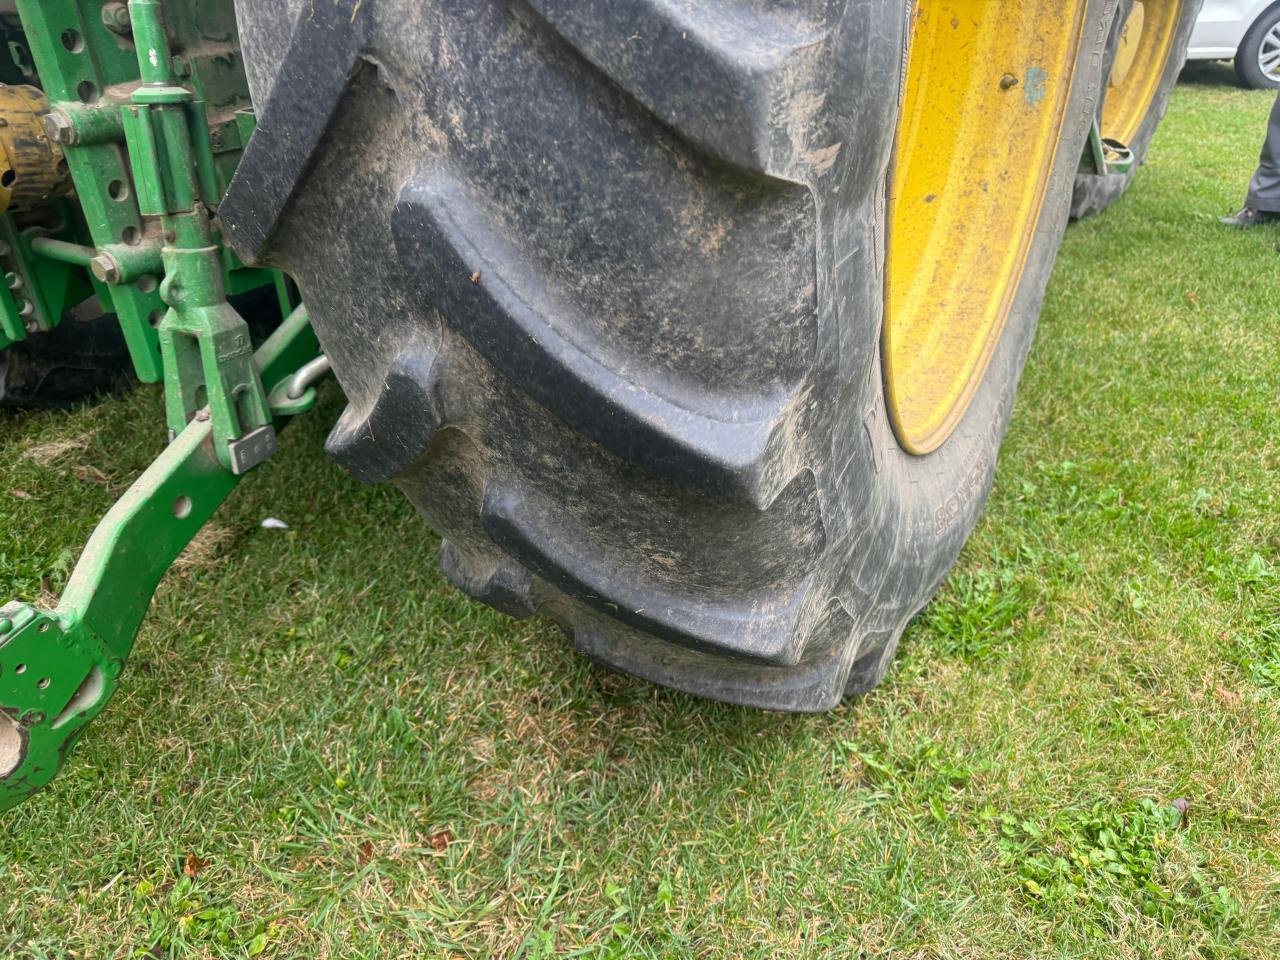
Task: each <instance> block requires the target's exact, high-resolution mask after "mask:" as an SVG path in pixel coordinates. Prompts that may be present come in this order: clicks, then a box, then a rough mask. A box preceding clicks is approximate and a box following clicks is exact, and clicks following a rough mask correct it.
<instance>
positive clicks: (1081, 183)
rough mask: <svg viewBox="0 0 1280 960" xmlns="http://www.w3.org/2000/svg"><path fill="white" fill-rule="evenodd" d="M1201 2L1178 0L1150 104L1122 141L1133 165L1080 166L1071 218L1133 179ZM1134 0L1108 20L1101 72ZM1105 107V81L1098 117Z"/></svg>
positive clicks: (1091, 210)
mask: <svg viewBox="0 0 1280 960" xmlns="http://www.w3.org/2000/svg"><path fill="white" fill-rule="evenodd" d="M1201 2H1202V0H1182V9H1181V10H1180V12H1179V15H1178V24H1177V29H1176V32H1175V34H1174V38H1173V47H1172V49H1171V50H1170V52H1169V57H1168V59H1167V60H1166V61H1165V64H1164V69H1163V70H1162V72H1161V76H1160V85H1159V88H1158V89H1157V90H1156V94H1155V97H1154V98H1153V99H1152V101H1151V104H1150V107H1149V108H1148V110H1147V111H1146V115H1145V116H1144V117H1143V119H1142V122H1141V126H1139V128H1138V130H1137V132H1136V133H1135V134H1134V135H1133V136H1132V137H1131V138H1130V139H1129V142H1128V143H1126V144H1125V145H1126V146H1127V147H1128V148H1129V150H1130V151H1131V152H1132V153H1133V166H1132V167H1130V168H1129V170H1128V171H1127V172H1125V173H1112V174H1106V175H1102V176H1100V175H1098V174H1096V173H1093V172H1086V171H1085V170H1083V169H1082V170H1081V171H1080V172H1079V173H1078V174H1076V183H1075V192H1074V195H1073V197H1072V199H1071V219H1073V220H1079V219H1081V218H1083V217H1091V216H1093V215H1094V214H1098V213H1101V212H1102V211H1103V210H1105V209H1107V207H1109V206H1111V205H1112V204H1113V203H1115V202H1116V201H1117V200H1119V199H1120V198H1121V197H1122V196H1123V195H1124V192H1125V191H1126V190H1128V189H1129V184H1131V183H1133V179H1134V177H1136V176H1137V175H1138V171H1139V170H1141V169H1142V164H1143V163H1144V162H1145V161H1146V158H1147V151H1148V150H1149V149H1150V147H1151V140H1152V138H1153V137H1154V136H1155V134H1156V130H1157V129H1158V128H1159V126H1160V121H1162V120H1163V119H1164V115H1165V111H1167V110H1168V109H1169V98H1170V97H1171V96H1172V95H1173V88H1174V86H1176V85H1177V82H1178V74H1180V73H1181V72H1182V67H1183V65H1184V64H1185V63H1186V60H1187V44H1188V43H1189V42H1190V41H1191V31H1192V30H1193V29H1194V28H1195V24H1196V17H1197V16H1199V14H1200V6H1201ZM1134 3H1135V0H1120V3H1119V7H1118V9H1117V11H1116V17H1115V20H1114V21H1113V22H1112V27H1111V35H1110V37H1109V38H1108V40H1107V54H1106V59H1105V61H1104V64H1105V67H1104V72H1105V75H1108V76H1109V75H1110V72H1111V66H1112V63H1113V61H1114V57H1115V47H1116V44H1117V43H1118V42H1119V39H1120V33H1121V30H1122V29H1123V27H1124V22H1125V20H1126V18H1127V17H1128V15H1129V12H1130V11H1131V10H1132V9H1133V5H1134ZM1105 107H1106V84H1105V82H1104V84H1103V90H1102V96H1101V97H1099V99H1098V116H1099V117H1101V115H1102V111H1103V110H1104V109H1105ZM1102 134H1103V136H1107V135H1108V131H1107V130H1106V129H1105V127H1104V129H1103V131H1102Z"/></svg>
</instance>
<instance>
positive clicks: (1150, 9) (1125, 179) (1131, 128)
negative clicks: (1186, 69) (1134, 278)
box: [1071, 0, 1201, 219]
mask: <svg viewBox="0 0 1280 960" xmlns="http://www.w3.org/2000/svg"><path fill="white" fill-rule="evenodd" d="M1200 5H1201V0H1120V5H1119V7H1118V9H1117V11H1116V17H1115V20H1114V21H1113V23H1112V27H1111V35H1110V37H1109V38H1108V40H1107V54H1106V59H1105V69H1106V73H1107V82H1106V84H1105V85H1104V87H1103V91H1102V96H1101V98H1100V100H1099V104H1098V126H1099V129H1100V130H1101V133H1102V136H1103V137H1104V138H1106V139H1110V140H1116V141H1119V142H1120V143H1122V144H1124V145H1125V146H1127V147H1128V148H1129V150H1130V152H1131V153H1132V155H1133V166H1132V167H1130V168H1129V170H1127V171H1126V172H1124V173H1108V174H1101V175H1100V174H1098V173H1096V172H1093V171H1088V172H1086V171H1084V170H1081V172H1080V173H1079V174H1077V175H1076V183H1075V195H1074V197H1073V198H1072V201H1071V216H1072V218H1073V219H1080V218H1082V217H1088V216H1092V215H1094V214H1097V213H1101V212H1102V211H1103V210H1105V209H1107V207H1109V206H1111V205H1112V204H1113V203H1115V202H1116V201H1117V200H1119V199H1120V197H1121V196H1123V195H1124V192H1125V191H1126V190H1128V189H1129V184H1130V183H1132V182H1133V179H1134V177H1136V176H1137V175H1138V171H1139V170H1140V169H1141V168H1142V164H1143V162H1144V161H1145V160H1146V157H1147V151H1148V149H1150V147H1151V140H1152V138H1153V137H1154V136H1155V132H1156V129H1157V128H1158V127H1159V126H1160V121H1161V120H1163V119H1164V114H1165V111H1166V110H1167V109H1168V108H1169V98H1170V97H1171V96H1172V95H1173V88H1174V86H1175V85H1176V84H1177V82H1178V74H1179V73H1181V72H1182V66H1183V64H1184V63H1185V62H1186V59H1187V43H1188V42H1189V41H1190V39H1191V31H1192V29H1193V28H1194V27H1195V22H1196V17H1197V16H1198V15H1199V13H1200Z"/></svg>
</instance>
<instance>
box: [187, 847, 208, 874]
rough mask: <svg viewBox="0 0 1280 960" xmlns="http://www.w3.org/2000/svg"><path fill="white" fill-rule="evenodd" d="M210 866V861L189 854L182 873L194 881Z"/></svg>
mask: <svg viewBox="0 0 1280 960" xmlns="http://www.w3.org/2000/svg"><path fill="white" fill-rule="evenodd" d="M208 865H209V861H208V860H201V859H200V858H199V857H197V856H196V855H195V854H194V853H188V854H187V859H186V860H185V861H184V862H183V864H182V872H183V873H184V874H185V875H186V876H188V877H190V878H191V879H192V880H194V879H195V878H196V877H197V876H198V875H199V873H200V871H201V870H203V869H204V868H205V867H207V866H208Z"/></svg>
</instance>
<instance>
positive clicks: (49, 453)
mask: <svg viewBox="0 0 1280 960" xmlns="http://www.w3.org/2000/svg"><path fill="white" fill-rule="evenodd" d="M88 446H89V435H88V434H85V435H84V436H82V437H75V438H73V439H71V440H50V441H48V442H47V443H37V444H35V445H34V446H32V447H29V448H28V449H26V450H24V451H23V452H22V456H23V458H24V459H26V460H30V461H32V462H33V463H35V464H37V465H38V466H41V467H47V466H50V465H51V464H53V462H54V461H56V460H61V459H62V458H63V457H65V456H66V455H67V454H68V453H73V452H74V451H76V450H83V449H85V448H86V447H88Z"/></svg>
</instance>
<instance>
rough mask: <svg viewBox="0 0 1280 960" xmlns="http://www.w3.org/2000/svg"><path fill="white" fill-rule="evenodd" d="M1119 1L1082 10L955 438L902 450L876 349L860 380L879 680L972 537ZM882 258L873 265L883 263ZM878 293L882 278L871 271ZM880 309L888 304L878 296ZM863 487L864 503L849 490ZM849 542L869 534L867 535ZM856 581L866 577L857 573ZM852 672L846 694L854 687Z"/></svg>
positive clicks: (850, 470) (857, 600)
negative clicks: (1005, 297) (1019, 236)
mask: <svg viewBox="0 0 1280 960" xmlns="http://www.w3.org/2000/svg"><path fill="white" fill-rule="evenodd" d="M1114 9H1115V2H1114V0H1092V2H1090V3H1089V5H1088V7H1087V8H1086V13H1085V20H1084V25H1083V28H1082V29H1083V31H1084V33H1083V36H1082V38H1081V54H1080V59H1079V63H1078V66H1077V73H1076V78H1075V80H1074V82H1073V84H1072V89H1071V92H1070V95H1069V99H1068V102H1067V107H1066V113H1065V116H1064V121H1063V130H1064V135H1063V136H1062V138H1061V141H1060V143H1059V147H1058V152H1057V155H1056V157H1055V159H1054V163H1053V169H1052V173H1051V175H1050V178H1049V182H1048V184H1047V188H1046V191H1045V202H1044V205H1043V208H1042V210H1041V213H1040V218H1039V222H1038V224H1037V226H1036V229H1035V234H1034V236H1033V238H1032V241H1031V245H1030V248H1029V250H1028V254H1027V259H1026V266H1025V268H1024V271H1023V273H1022V276H1021V278H1020V281H1019V283H1018V289H1017V292H1016V294H1015V296H1014V301H1013V305H1012V307H1011V309H1010V312H1009V316H1008V318H1007V321H1006V324H1005V327H1004V330H1003V332H1002V333H1001V335H1000V338H999V340H998V342H997V344H996V347H995V350H994V352H993V355H992V357H991V360H990V364H989V366H988V368H987V371H986V373H985V375H984V377H983V379H982V382H981V384H980V385H979V387H978V389H977V391H976V393H975V395H974V397H973V399H972V401H971V403H970V405H969V407H968V409H967V411H966V412H965V414H964V416H963V418H962V419H961V421H960V423H959V425H958V426H957V427H956V430H955V432H954V433H953V434H952V435H951V437H950V438H948V440H947V441H946V442H945V443H944V444H943V445H942V446H941V447H940V448H938V449H937V450H936V451H934V452H932V453H930V454H927V455H924V456H917V455H913V454H910V453H907V452H906V451H905V450H903V448H902V447H901V446H900V445H899V443H898V441H897V438H896V436H895V435H894V433H893V429H892V427H891V425H890V421H889V417H888V410H887V406H886V396H885V390H884V383H883V377H882V372H881V371H882V369H883V367H882V363H881V355H880V350H879V348H878V347H877V349H876V350H875V351H874V363H873V365H872V369H871V370H869V371H865V372H864V376H863V379H864V382H865V389H864V391H863V393H862V395H861V396H860V398H859V401H858V406H857V407H855V410H861V411H867V413H866V414H865V415H862V416H859V417H858V419H860V420H861V421H862V425H863V426H864V428H865V429H860V430H856V431H850V433H851V434H852V435H853V436H852V437H851V438H850V442H849V443H848V444H847V446H846V449H845V450H844V451H843V452H844V453H845V455H846V456H847V457H848V458H849V459H848V461H844V467H843V469H842V471H841V472H842V475H843V476H844V477H845V478H854V480H853V481H851V482H848V483H846V485H845V489H843V490H841V491H839V492H840V494H841V495H842V497H843V499H844V502H845V503H846V504H849V505H853V506H854V508H855V509H858V508H861V509H863V510H866V509H867V508H868V507H869V508H870V510H869V514H864V516H868V515H869V516H870V517H871V518H872V521H871V522H872V523H874V524H876V525H877V529H876V531H875V534H874V535H873V536H872V537H870V539H875V540H878V541H880V542H881V543H882V544H883V545H884V549H883V552H882V553H881V556H883V557H884V558H885V560H886V562H885V563H884V565H883V567H882V568H881V569H880V571H879V572H880V576H879V577H878V578H877V579H878V581H879V582H878V589H877V590H876V591H875V593H876V602H871V603H868V602H866V598H865V595H866V593H867V592H868V587H869V586H870V584H869V583H867V582H866V581H867V579H868V578H867V577H866V576H865V574H864V573H863V570H862V568H860V567H858V568H855V569H852V570H850V571H849V573H848V575H847V576H846V578H845V580H844V582H843V583H842V584H841V596H842V599H843V601H844V603H845V604H846V606H847V607H848V608H849V609H852V610H857V611H860V612H863V614H864V616H863V618H862V620H861V624H860V632H861V634H862V636H863V638H864V642H863V649H862V650H861V651H860V652H858V654H857V658H858V659H859V660H864V659H865V658H866V655H867V653H868V645H869V644H873V643H875V642H876V641H877V640H879V641H882V642H883V643H884V648H883V649H880V650H873V651H871V652H873V653H875V654H876V658H877V662H878V664H879V666H878V668H877V672H883V669H884V665H885V664H887V662H888V660H889V657H890V656H891V654H892V651H893V647H894V645H895V641H896V638H897V637H898V635H899V634H900V633H901V630H902V628H903V627H904V626H905V624H906V623H907V621H908V620H909V619H910V618H911V617H912V616H914V615H915V614H916V613H917V612H918V611H919V610H920V608H921V607H923V606H924V604H925V603H926V602H927V601H928V599H929V597H930V596H931V595H932V594H933V592H934V591H935V590H936V589H937V587H938V585H939V584H940V583H941V581H942V579H943V578H944V577H945V576H946V573H947V571H948V570H949V569H950V568H951V566H952V565H953V564H954V562H955V560H956V558H957V556H958V555H959V553H960V549H961V547H962V546H963V544H964V542H965V540H966V539H967V538H968V536H969V534H970V532H971V531H972V530H973V527H974V526H975V524H976V522H977V520H978V517H979V515H980V514H981V511H982V509H983V506H984V504H985V502H986V499H987V496H988V494H989V493H990V490H991V487H992V483H993V480H994V474H995V466H996V459H997V454H998V451H999V448H1000V445H1001V442H1002V441H1003V439H1004V435H1005V432H1006V430H1007V429H1008V425H1009V419H1010V413H1011V411H1012V407H1013V399H1014V394H1015V392H1016V390H1017V385H1018V381H1019V379H1020V377H1021V373H1022V369H1023V367H1024V365H1025V363H1026V359H1027V354H1028V352H1029V350H1030V347H1031V343H1032V341H1033V339H1034V336H1035V330H1036V324H1037V320H1038V317H1039V314H1040V308H1041V304H1042V302H1043V299H1044V293H1045V287H1046V285H1047V283H1048V280H1049V275H1050V272H1051V270H1052V267H1053V262H1054V259H1055V257H1056V255H1057V251H1058V247H1059V245H1060V243H1061V240H1062V235H1063V231H1064V229H1065V227H1066V223H1067V217H1068V212H1069V207H1070V200H1071V195H1072V185H1073V181H1074V178H1075V174H1076V169H1077V165H1078V162H1079V157H1080V154H1081V151H1082V150H1083V149H1084V144H1085V139H1086V137H1087V135H1088V130H1089V127H1090V125H1091V123H1092V118H1093V116H1094V113H1095V110H1096V108H1097V101H1098V95H1099V85H1100V80H1101V76H1102V66H1103V59H1104V56H1105V52H1106V46H1107V37H1108V35H1109V32H1110V27H1111V21H1112V16H1113V14H1114ZM883 262H884V250H883V247H882V248H881V250H880V257H879V263H880V264H881V265H883ZM878 279H879V281H880V284H881V290H882V291H883V279H884V277H883V270H882V269H881V270H880V272H879V274H878ZM880 302H881V304H883V296H882V297H881V299H880ZM882 322H883V315H882V312H881V315H880V316H877V317H876V318H875V325H874V331H873V332H874V336H875V338H876V343H877V344H879V342H880V330H881V324H882ZM857 480H861V481H862V482H863V483H866V484H868V485H869V487H870V495H869V496H868V495H865V494H864V493H863V491H860V490H858V489H854V488H856V487H857V486H858V483H857ZM854 533H855V535H859V536H864V537H865V536H868V534H867V532H866V531H865V530H863V531H857V530H855V531H854ZM860 574H862V575H861V576H860ZM863 679H865V678H860V677H859V676H853V677H851V678H850V684H851V686H853V685H855V684H861V683H862V680H863Z"/></svg>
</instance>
